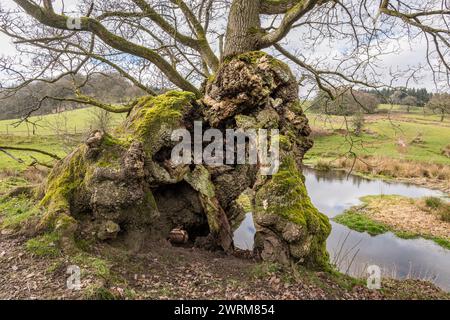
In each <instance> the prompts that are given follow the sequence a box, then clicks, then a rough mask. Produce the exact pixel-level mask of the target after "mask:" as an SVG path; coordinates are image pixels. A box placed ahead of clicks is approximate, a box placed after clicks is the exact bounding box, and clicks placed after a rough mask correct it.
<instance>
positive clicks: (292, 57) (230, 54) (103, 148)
mask: <svg viewBox="0 0 450 320" xmlns="http://www.w3.org/2000/svg"><path fill="white" fill-rule="evenodd" d="M68 2H69V1H51V0H42V1H31V0H14V3H15V4H16V6H13V7H3V8H2V15H1V26H0V28H1V31H2V32H3V33H5V34H7V35H8V36H10V37H12V38H13V39H14V40H15V42H16V43H17V46H18V50H19V51H20V52H21V53H22V54H24V57H25V56H26V57H29V58H24V59H21V61H11V60H10V59H7V58H5V59H3V60H2V65H1V67H2V69H3V71H4V73H6V74H8V76H9V79H8V80H9V81H8V84H7V86H8V87H7V88H5V89H6V91H5V92H11V94H13V92H14V90H16V89H18V88H21V87H23V86H26V85H27V84H29V83H31V82H33V81H56V80H57V79H59V78H61V77H64V76H67V75H73V74H83V75H85V76H86V77H89V75H90V74H93V73H96V72H102V71H104V70H111V69H112V70H115V71H117V72H118V73H119V74H121V75H122V76H123V77H125V78H127V79H128V80H130V81H131V82H132V83H134V84H135V85H136V86H138V87H140V88H141V89H142V90H145V91H146V92H147V93H148V96H146V97H142V98H140V99H137V100H133V101H130V102H129V103H128V104H126V105H120V106H116V105H109V104H105V103H102V102H101V101H97V100H95V99H93V98H92V97H88V96H84V95H82V94H80V91H79V88H80V87H81V86H82V85H83V83H79V82H78V83H76V84H75V94H74V97H73V98H72V100H71V101H76V102H79V103H83V104H88V105H94V106H97V107H100V108H104V109H107V110H109V111H113V112H127V113H128V114H129V115H128V118H127V120H126V122H125V123H124V124H123V125H122V126H121V127H120V128H118V129H117V130H116V131H115V132H111V133H105V132H101V131H96V132H93V133H92V135H91V136H90V138H89V139H88V140H87V141H86V143H85V144H83V145H82V146H80V147H79V148H77V149H76V150H75V151H74V152H73V153H71V154H70V155H69V156H68V157H66V158H65V159H63V160H62V161H60V162H59V163H58V164H57V165H56V167H55V168H54V170H53V172H52V173H51V175H50V176H49V178H48V181H47V182H46V183H45V184H43V185H42V187H41V188H40V190H39V192H38V196H39V198H40V205H41V206H42V207H43V208H45V212H46V214H45V215H44V216H43V217H41V218H40V220H39V224H38V229H41V230H42V229H48V228H51V229H53V230H55V232H58V234H60V236H61V243H62V244H63V245H64V247H69V248H70V247H72V246H73V241H71V239H72V238H73V236H74V235H75V234H80V232H83V234H84V235H86V234H95V235H96V237H97V238H98V239H101V240H105V239H109V238H113V237H117V236H119V237H123V238H124V240H130V239H131V240H133V241H132V243H133V244H138V243H139V241H140V240H142V239H144V238H145V239H153V238H161V237H162V238H164V237H168V236H169V234H170V231H171V230H172V229H174V228H177V227H181V228H183V229H185V230H186V231H187V232H188V234H189V237H190V238H191V240H193V241H195V242H196V244H197V245H199V246H204V247H216V248H217V247H221V248H222V249H224V250H226V251H229V250H232V249H233V243H232V236H231V234H232V233H231V231H232V227H231V225H232V222H233V221H234V220H235V219H236V217H237V216H239V215H241V214H242V213H243V210H244V208H243V206H242V204H241V201H240V199H241V198H242V195H243V194H246V195H250V197H251V198H252V201H251V203H252V207H253V209H252V210H253V211H254V218H255V223H256V225H257V235H256V243H255V249H256V251H257V252H258V253H259V254H260V255H261V257H262V258H264V259H266V260H275V261H281V262H289V261H290V260H295V261H296V262H300V263H303V264H306V265H310V266H315V267H326V266H327V264H328V255H327V253H326V249H325V241H326V238H327V236H328V234H329V232H330V224H329V222H328V219H327V218H326V217H325V216H324V215H322V214H320V213H319V212H318V211H317V210H316V209H315V208H314V206H313V205H312V204H311V201H310V199H309V197H308V195H307V192H306V189H305V186H304V179H303V177H302V174H301V168H300V165H301V162H302V158H303V156H304V154H305V152H306V151H307V150H308V149H309V148H311V146H312V141H311V140H310V138H309V134H310V128H309V126H308V121H307V119H306V117H305V115H304V113H303V111H302V107H301V104H300V101H299V84H304V83H305V82H304V81H305V80H306V81H310V80H312V81H314V83H315V84H316V85H317V86H318V87H319V88H320V89H321V90H322V91H323V92H326V93H327V94H329V95H330V96H332V97H333V92H336V91H342V90H341V88H347V90H350V91H351V90H352V88H353V87H355V86H356V87H362V86H370V87H372V88H375V89H377V88H381V87H382V86H383V85H384V83H382V79H381V78H382V77H380V74H379V72H380V69H379V68H377V59H378V58H379V57H380V56H382V55H383V54H386V53H392V52H393V51H395V50H396V49H395V45H394V46H392V43H394V44H395V43H401V42H402V41H404V40H405V39H411V40H414V39H415V38H417V37H420V39H422V40H423V41H424V42H426V43H427V61H428V66H429V67H430V68H431V69H432V71H433V74H434V76H435V81H436V83H437V84H442V83H443V84H444V85H447V86H448V84H449V80H448V79H449V78H448V75H449V71H450V65H449V63H448V58H449V55H450V51H449V50H450V31H449V28H448V23H449V18H450V8H449V3H448V1H437V0H435V1H433V0H426V1H423V0H420V1H419V0H417V1H407V2H404V1H399V0H381V1H378V0H376V1H375V0H363V1H353V0H233V1H227V0H161V1H153V0H110V1H91V0H84V1H82V0H80V1H78V3H77V4H78V6H77V7H75V8H76V10H75V12H67V11H66V9H65V6H64V4H66V5H68ZM71 3H72V2H71ZM71 10H73V9H71ZM75 15H78V16H80V18H79V19H78V18H74V16H75ZM325 41H330V46H331V47H332V46H333V45H337V43H341V46H342V49H341V50H340V51H339V54H336V53H333V55H335V56H334V57H332V56H330V57H329V60H330V61H324V60H323V55H322V57H319V56H318V57H314V55H312V56H309V57H307V56H306V54H307V53H308V52H309V53H314V51H315V50H320V49H321V48H322V49H323V47H321V46H322V45H323V43H324V42H325ZM264 49H266V50H267V51H268V52H270V53H271V54H272V56H271V55H268V54H266V53H263V52H262V51H261V50H264ZM274 55H278V58H279V59H281V60H284V61H286V62H288V63H289V64H290V65H291V66H295V68H297V70H299V71H300V72H301V73H302V74H303V76H302V79H301V80H302V81H299V80H297V79H296V77H295V76H294V74H293V73H292V72H291V69H290V67H289V66H288V64H286V63H284V62H282V61H281V60H279V59H277V58H275V57H273V56H274ZM31 57H32V59H31ZM316 58H317V59H316ZM397 71H403V73H402V75H403V77H405V72H406V73H407V76H406V77H407V79H412V78H414V77H415V76H416V74H417V72H418V69H413V68H412V69H410V70H391V71H390V72H386V73H389V74H390V76H391V78H392V79H396V78H397V77H399V73H398V72H397ZM408 72H409V73H408ZM154 87H162V88H171V89H181V90H182V91H170V92H167V93H165V94H163V95H160V96H156V93H155V92H154V91H153V90H152V89H151V88H154ZM336 88H339V90H336ZM46 99H54V100H58V99H60V97H44V98H43V100H46ZM38 107H39V105H37V106H30V113H29V114H31V113H32V112H33V110H35V109H36V108H38ZM195 120H200V121H203V123H204V129H208V128H216V129H219V130H221V131H224V130H225V129H227V128H241V129H249V128H254V129H258V128H266V129H279V130H280V139H279V140H280V141H279V142H280V148H281V154H280V164H281V165H280V170H279V171H278V173H276V174H275V175H273V176H271V177H262V176H261V175H259V173H258V167H257V166H256V167H255V166H251V165H224V166H220V167H208V166H205V165H198V164H197V165H195V166H192V165H191V166H190V165H175V164H173V163H172V162H171V161H170V150H171V148H172V147H173V142H171V140H170V135H171V132H172V130H174V129H178V128H186V129H187V130H190V131H192V130H193V121H195ZM86 231H92V232H86Z"/></svg>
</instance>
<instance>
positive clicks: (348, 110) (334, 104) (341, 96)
mask: <svg viewBox="0 0 450 320" xmlns="http://www.w3.org/2000/svg"><path fill="white" fill-rule="evenodd" d="M379 104H380V100H379V99H378V98H377V97H376V96H375V95H373V94H370V93H366V92H362V91H356V90H351V89H348V88H341V89H339V90H338V91H333V96H332V97H331V98H330V96H329V95H328V93H326V92H324V91H321V92H320V93H319V94H318V95H317V97H316V98H315V99H314V101H313V102H312V104H311V110H315V111H316V112H321V113H325V114H331V115H345V116H348V115H354V114H362V113H373V112H375V111H376V110H377V107H378V105H379Z"/></svg>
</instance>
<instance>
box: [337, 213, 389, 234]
mask: <svg viewBox="0 0 450 320" xmlns="http://www.w3.org/2000/svg"><path fill="white" fill-rule="evenodd" d="M334 221H336V222H337V223H340V224H343V225H345V226H347V227H349V228H350V229H352V230H355V231H358V232H367V233H368V234H370V235H371V236H377V235H380V234H383V233H386V232H388V231H389V229H388V228H387V227H386V226H385V225H383V224H381V223H379V222H376V221H373V220H371V219H370V218H369V217H368V216H366V215H364V214H361V213H358V212H355V211H353V210H348V211H346V212H345V213H343V214H342V215H339V216H337V217H335V218H334Z"/></svg>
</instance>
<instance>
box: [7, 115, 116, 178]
mask: <svg viewBox="0 0 450 320" xmlns="http://www.w3.org/2000/svg"><path fill="white" fill-rule="evenodd" d="M97 117H98V109H97V108H86V109H79V110H73V111H66V112H62V113H58V114H50V115H45V116H36V117H31V118H30V119H29V122H32V123H35V124H36V126H35V127H34V129H33V126H32V125H30V124H27V123H21V124H19V125H16V124H17V121H18V120H3V121H0V146H9V147H12V146H14V147H22V148H34V149H40V150H43V151H47V152H51V153H53V154H56V155H58V156H60V157H64V156H65V155H66V154H67V153H69V152H70V151H71V150H72V149H73V148H74V147H75V145H77V144H78V143H80V142H81V141H82V140H83V138H84V137H85V136H86V134H87V133H88V132H89V131H90V130H91V129H93V128H96V123H97V122H98V120H97ZM124 119H125V115H124V114H110V120H109V125H110V126H111V127H113V126H115V125H117V124H118V123H120V122H121V121H123V120H124ZM33 131H34V132H33ZM10 154H11V155H13V156H14V157H15V158H16V159H17V160H19V161H20V160H23V162H24V163H20V162H18V161H17V160H15V159H13V158H12V157H10V156H8V155H6V154H5V153H2V152H0V170H5V169H6V170H13V171H14V170H16V171H22V170H24V169H26V168H27V167H28V166H29V164H30V163H31V162H32V161H33V159H32V158H31V156H32V157H34V158H36V159H37V160H38V161H40V162H44V163H49V162H51V161H52V158H50V157H48V156H45V155H42V154H39V153H30V152H28V151H11V152H10Z"/></svg>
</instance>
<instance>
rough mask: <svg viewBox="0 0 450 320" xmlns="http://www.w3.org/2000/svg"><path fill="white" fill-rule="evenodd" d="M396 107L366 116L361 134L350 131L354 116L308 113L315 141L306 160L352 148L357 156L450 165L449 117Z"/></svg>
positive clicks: (325, 156) (342, 152)
mask: <svg viewBox="0 0 450 320" xmlns="http://www.w3.org/2000/svg"><path fill="white" fill-rule="evenodd" d="M381 108H384V106H381ZM414 109H421V108H414ZM396 110H397V111H396V112H395V113H394V112H393V113H390V114H376V115H368V116H366V124H365V127H364V129H365V130H364V133H363V134H362V135H361V136H360V137H356V136H354V135H352V134H348V133H349V132H350V133H351V132H352V128H351V126H352V124H351V122H352V119H351V117H349V118H344V117H340V116H324V115H317V114H312V113H309V114H308V117H309V119H310V123H311V126H312V128H313V131H314V132H315V139H314V140H315V145H314V148H313V149H312V150H311V151H310V152H309V153H308V154H307V155H306V159H305V160H306V162H309V163H315V162H317V161H319V160H333V159H335V158H338V157H341V156H343V155H345V154H347V153H348V152H349V151H353V152H355V153H356V154H357V155H358V156H375V157H387V158H394V159H400V160H410V161H416V162H421V163H435V164H445V165H450V158H448V157H447V156H445V155H443V154H442V150H443V149H444V148H445V147H446V146H448V145H450V119H447V120H445V121H444V122H440V121H439V120H440V119H439V116H436V115H432V114H423V111H420V112H418V111H417V110H416V112H412V113H402V112H401V109H399V107H397V108H396Z"/></svg>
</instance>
